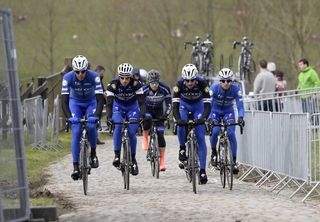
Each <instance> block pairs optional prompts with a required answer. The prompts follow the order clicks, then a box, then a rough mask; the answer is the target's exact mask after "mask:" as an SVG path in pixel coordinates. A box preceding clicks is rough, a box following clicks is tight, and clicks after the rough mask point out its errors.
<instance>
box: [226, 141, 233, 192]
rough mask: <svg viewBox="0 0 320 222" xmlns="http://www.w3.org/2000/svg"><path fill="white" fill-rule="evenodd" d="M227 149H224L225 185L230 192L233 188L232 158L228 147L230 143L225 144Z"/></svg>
mask: <svg viewBox="0 0 320 222" xmlns="http://www.w3.org/2000/svg"><path fill="white" fill-rule="evenodd" d="M226 145H227V147H226V154H225V156H226V163H227V164H226V166H227V174H226V176H227V183H228V187H229V189H230V190H232V187H233V167H234V164H233V156H232V150H231V146H230V142H229V141H228V142H227V143H226Z"/></svg>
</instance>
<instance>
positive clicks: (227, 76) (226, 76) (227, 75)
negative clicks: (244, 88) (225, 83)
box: [218, 68, 233, 80]
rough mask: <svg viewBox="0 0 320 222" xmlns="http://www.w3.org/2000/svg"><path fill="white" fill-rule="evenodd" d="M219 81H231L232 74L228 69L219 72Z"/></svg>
mask: <svg viewBox="0 0 320 222" xmlns="http://www.w3.org/2000/svg"><path fill="white" fill-rule="evenodd" d="M218 76H219V79H220V80H222V79H227V80H228V79H230V80H233V72H232V70H231V69H229V68H223V69H221V70H220V71H219V74H218Z"/></svg>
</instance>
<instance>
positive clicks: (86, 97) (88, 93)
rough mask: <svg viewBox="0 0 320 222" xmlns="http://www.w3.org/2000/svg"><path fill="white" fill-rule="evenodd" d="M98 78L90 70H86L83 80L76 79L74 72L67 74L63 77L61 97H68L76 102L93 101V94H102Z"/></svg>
mask: <svg viewBox="0 0 320 222" xmlns="http://www.w3.org/2000/svg"><path fill="white" fill-rule="evenodd" d="M102 93H103V92H102V86H101V81H100V77H99V76H98V74H97V73H96V72H94V71H92V70H87V72H86V76H85V78H84V79H83V80H81V81H80V80H79V79H78V78H77V77H76V73H75V72H74V71H71V72H68V73H67V74H65V75H64V76H63V80H62V90H61V94H62V95H70V99H74V100H77V101H81V102H83V101H90V100H95V99H96V98H95V94H102Z"/></svg>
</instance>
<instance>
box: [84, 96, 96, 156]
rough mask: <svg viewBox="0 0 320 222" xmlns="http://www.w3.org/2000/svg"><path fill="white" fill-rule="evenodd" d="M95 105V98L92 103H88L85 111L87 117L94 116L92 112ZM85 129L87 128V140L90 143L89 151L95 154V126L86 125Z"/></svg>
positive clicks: (93, 124) (92, 124)
mask: <svg viewBox="0 0 320 222" xmlns="http://www.w3.org/2000/svg"><path fill="white" fill-rule="evenodd" d="M96 104H97V101H96V99H95V98H94V100H93V101H91V102H90V103H88V106H87V110H86V116H87V117H89V116H92V115H94V112H95V109H96ZM87 128H88V140H89V142H90V146H91V151H93V152H95V151H96V146H97V139H98V129H97V124H96V123H87Z"/></svg>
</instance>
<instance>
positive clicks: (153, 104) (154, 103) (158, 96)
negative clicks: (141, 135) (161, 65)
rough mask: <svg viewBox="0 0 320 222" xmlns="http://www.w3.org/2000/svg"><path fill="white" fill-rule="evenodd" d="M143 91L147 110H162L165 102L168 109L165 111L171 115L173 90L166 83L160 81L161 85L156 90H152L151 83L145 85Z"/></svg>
mask: <svg viewBox="0 0 320 222" xmlns="http://www.w3.org/2000/svg"><path fill="white" fill-rule="evenodd" d="M143 93H144V96H145V100H144V101H145V105H146V107H147V110H160V109H161V110H162V109H163V104H164V103H165V104H166V111H165V112H164V113H166V114H167V115H169V113H170V111H171V92H170V88H169V87H168V86H167V85H166V84H164V83H162V82H159V87H158V89H157V90H156V91H152V89H151V87H150V85H145V86H144V87H143Z"/></svg>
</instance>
